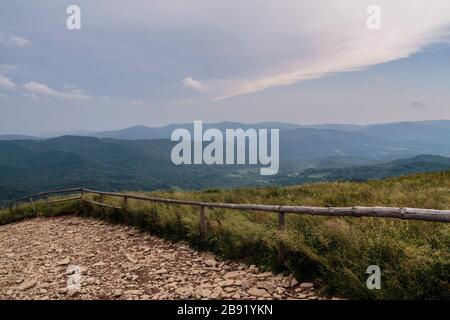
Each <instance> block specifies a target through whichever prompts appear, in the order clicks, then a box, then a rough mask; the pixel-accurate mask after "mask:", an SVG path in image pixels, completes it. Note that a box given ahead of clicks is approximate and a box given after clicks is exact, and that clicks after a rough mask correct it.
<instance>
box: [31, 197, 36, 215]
mask: <svg viewBox="0 0 450 320" xmlns="http://www.w3.org/2000/svg"><path fill="white" fill-rule="evenodd" d="M30 203H31V208H33V213H34V214H36V207H35V206H34V201H33V198H30Z"/></svg>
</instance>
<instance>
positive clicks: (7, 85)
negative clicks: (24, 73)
mask: <svg viewBox="0 0 450 320" xmlns="http://www.w3.org/2000/svg"><path fill="white" fill-rule="evenodd" d="M0 88H3V89H6V90H13V89H15V88H16V84H15V83H14V82H13V81H12V80H11V79H9V78H8V77H6V76H4V75H2V74H0Z"/></svg>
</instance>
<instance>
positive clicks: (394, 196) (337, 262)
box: [0, 171, 450, 300]
mask: <svg viewBox="0 0 450 320" xmlns="http://www.w3.org/2000/svg"><path fill="white" fill-rule="evenodd" d="M128 193H130V194H133V193H132V192H128ZM135 194H143V195H152V196H158V197H167V198H174V199H190V200H201V201H210V202H233V203H261V204H280V205H281V204H284V205H308V206H354V205H358V206H396V207H419V208H433V209H450V171H449V172H442V173H434V174H416V175H411V176H405V177H399V178H391V179H385V180H376V181H375V180H374V181H369V182H364V183H356V182H336V183H318V184H308V185H301V186H294V187H270V188H260V189H259V188H244V189H233V190H216V189H214V190H205V191H201V192H182V191H172V192H170V191H166V192H164V191H160V192H151V193H149V192H135ZM89 197H91V198H92V199H94V200H99V199H98V197H97V196H95V195H89ZM105 201H106V202H107V203H110V204H115V205H118V206H120V205H122V203H121V200H120V199H119V198H112V197H106V199H105ZM36 205H37V208H38V212H40V211H43V212H45V215H56V214H61V213H68V212H77V213H80V214H83V215H88V216H93V217H97V218H101V219H105V220H107V221H110V222H113V223H125V224H129V225H133V226H136V227H138V228H140V229H142V230H145V231H149V232H151V233H153V234H155V235H158V236H161V237H164V238H167V239H170V240H174V241H178V240H185V241H188V242H189V243H190V244H191V245H192V246H194V247H196V248H199V249H205V250H209V251H212V252H215V253H216V254H218V255H220V256H222V257H223V258H226V259H236V260H243V261H246V262H248V263H255V264H258V265H259V266H261V267H263V268H267V269H273V270H275V271H285V272H292V273H294V274H295V275H296V277H297V278H298V279H299V280H300V281H314V282H315V283H316V284H317V285H318V286H319V287H320V288H321V290H322V291H323V292H324V293H326V294H332V295H338V296H342V297H348V298H357V299H446V300H448V299H450V286H449V283H450V226H449V225H448V224H445V223H432V222H418V221H402V220H395V219H377V218H351V217H349V218H330V217H312V216H299V215H293V214H288V215H287V219H286V230H285V232H284V233H283V234H280V233H278V232H277V231H276V225H277V216H276V214H273V213H261V212H253V211H252V212H245V211H240V212H236V211H230V210H224V209H214V210H211V209H209V210H208V211H207V212H208V213H207V217H208V229H209V232H208V239H207V241H206V242H202V241H200V230H199V225H198V208H193V207H189V206H178V205H165V204H152V203H147V202H142V201H134V200H129V202H128V210H126V211H125V210H117V209H106V208H99V207H93V206H91V205H89V204H83V205H81V204H80V203H79V202H71V203H67V204H64V205H62V204H61V205H59V206H55V207H54V208H53V209H52V210H51V211H48V208H46V207H45V204H43V203H37V204H36ZM29 212H30V210H29V207H27V206H24V207H22V208H18V209H17V210H15V211H14V212H13V213H8V212H0V224H4V223H9V222H13V221H16V220H20V219H23V218H29V217H31V216H33V215H32V214H30V213H29ZM279 241H282V242H283V244H284V246H285V247H286V263H285V265H284V266H283V267H281V266H279V265H277V262H276V261H277V259H276V257H277V247H278V243H279ZM369 265H379V266H380V268H381V271H382V278H381V281H382V288H381V290H368V289H367V287H366V279H367V277H368V276H369V275H368V274H366V269H367V267H368V266H369Z"/></svg>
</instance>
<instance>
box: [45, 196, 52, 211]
mask: <svg viewBox="0 0 450 320" xmlns="http://www.w3.org/2000/svg"><path fill="white" fill-rule="evenodd" d="M45 200H47V205H48V208H49V209H51V207H52V204H51V203H50V198H49V197H48V193H46V194H45Z"/></svg>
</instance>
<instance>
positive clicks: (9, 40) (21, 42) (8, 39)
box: [0, 33, 31, 48]
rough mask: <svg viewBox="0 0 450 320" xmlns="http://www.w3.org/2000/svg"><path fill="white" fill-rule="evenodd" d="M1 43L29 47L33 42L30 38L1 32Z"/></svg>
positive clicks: (9, 45)
mask: <svg viewBox="0 0 450 320" xmlns="http://www.w3.org/2000/svg"><path fill="white" fill-rule="evenodd" d="M0 45H3V46H8V47H22V48H23V47H29V46H31V42H30V40H28V39H25V38H23V37H18V36H12V35H7V34H5V33H0Z"/></svg>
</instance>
